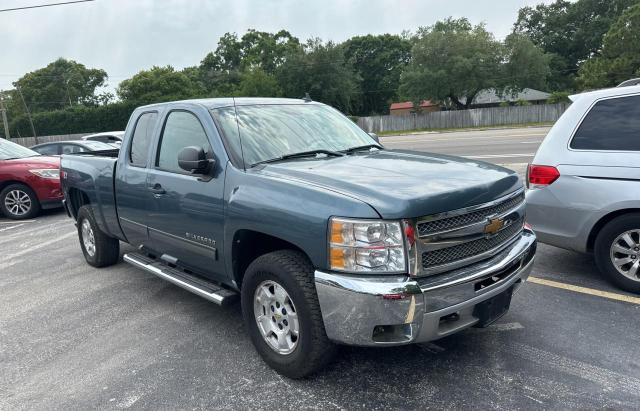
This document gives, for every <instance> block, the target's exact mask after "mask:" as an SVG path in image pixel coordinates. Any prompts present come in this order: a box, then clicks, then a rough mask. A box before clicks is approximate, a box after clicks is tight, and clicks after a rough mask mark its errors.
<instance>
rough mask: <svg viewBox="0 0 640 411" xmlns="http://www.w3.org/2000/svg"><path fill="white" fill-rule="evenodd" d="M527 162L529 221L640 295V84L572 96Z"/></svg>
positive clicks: (543, 237) (545, 238) (543, 236)
mask: <svg viewBox="0 0 640 411" xmlns="http://www.w3.org/2000/svg"><path fill="white" fill-rule="evenodd" d="M571 99H572V100H573V104H572V105H571V106H570V107H569V108H568V109H567V111H566V112H565V113H564V114H563V115H562V117H561V118H560V119H559V120H558V121H557V122H556V124H555V125H554V126H553V128H552V129H551V130H550V131H549V134H547V136H546V137H545V139H544V141H543V143H542V145H541V146H540V148H539V149H538V152H537V153H536V155H535V158H534V159H533V163H532V164H531V165H529V169H528V173H527V180H528V185H529V190H528V192H527V197H526V198H527V220H528V221H529V223H530V224H531V225H532V227H533V229H534V231H535V232H536V234H537V235H538V239H539V240H540V241H541V242H543V243H547V244H551V245H555V246H558V247H562V248H566V249H569V250H575V251H579V252H591V253H593V254H594V256H595V260H596V264H597V265H598V268H599V269H600V271H601V272H602V274H604V275H605V276H606V277H607V278H608V279H609V280H611V281H612V282H613V283H615V284H616V285H618V286H619V287H621V288H623V289H625V290H627V291H631V292H636V293H638V292H640V86H629V87H619V88H613V89H606V90H598V91H593V92H589V93H583V94H579V95H576V96H572V97H571Z"/></svg>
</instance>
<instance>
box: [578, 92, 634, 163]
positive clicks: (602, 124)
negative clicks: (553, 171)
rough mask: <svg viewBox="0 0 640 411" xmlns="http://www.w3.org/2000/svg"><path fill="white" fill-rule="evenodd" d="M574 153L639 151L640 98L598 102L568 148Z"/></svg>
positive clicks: (622, 98) (620, 98)
mask: <svg viewBox="0 0 640 411" xmlns="http://www.w3.org/2000/svg"><path fill="white" fill-rule="evenodd" d="M569 147H570V148H572V149H574V150H603V151H640V96H627V97H616V98H611V99H607V100H601V101H598V102H597V103H596V104H595V105H594V106H593V107H592V108H591V110H590V111H589V113H588V114H587V115H586V116H585V118H584V120H582V123H581V124H580V126H579V127H578V130H576V132H575V134H574V136H573V139H572V140H571V143H570V145H569Z"/></svg>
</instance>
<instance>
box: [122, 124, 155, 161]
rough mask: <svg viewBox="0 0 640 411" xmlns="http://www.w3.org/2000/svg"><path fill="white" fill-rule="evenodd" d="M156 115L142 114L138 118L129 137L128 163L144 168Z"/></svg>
mask: <svg viewBox="0 0 640 411" xmlns="http://www.w3.org/2000/svg"><path fill="white" fill-rule="evenodd" d="M157 119H158V113H155V112H151V113H144V114H142V115H141V116H140V117H138V121H137V122H136V127H135V129H134V130H133V136H132V137H131V147H130V149H129V162H130V163H131V165H134V166H137V167H146V165H147V154H148V153H149V144H150V143H151V137H152V135H153V129H154V128H155V125H156V121H157Z"/></svg>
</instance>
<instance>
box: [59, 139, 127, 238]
mask: <svg viewBox="0 0 640 411" xmlns="http://www.w3.org/2000/svg"><path fill="white" fill-rule="evenodd" d="M117 157H118V150H117V149H114V150H104V151H99V152H93V153H76V154H65V155H63V156H62V158H61V160H60V170H61V181H62V189H63V190H64V192H65V198H66V199H67V208H68V210H69V212H70V213H71V215H72V217H73V218H76V217H77V213H78V209H79V208H80V206H81V205H82V204H84V203H87V202H88V203H89V204H91V206H92V208H93V213H94V216H95V217H96V221H97V223H98V225H99V226H100V229H101V230H102V231H103V232H104V233H106V234H108V235H110V236H112V237H116V238H119V239H124V234H123V233H122V230H121V229H120V224H119V221H118V214H117V211H116V197H115V186H114V182H115V180H114V178H115V169H116V163H117Z"/></svg>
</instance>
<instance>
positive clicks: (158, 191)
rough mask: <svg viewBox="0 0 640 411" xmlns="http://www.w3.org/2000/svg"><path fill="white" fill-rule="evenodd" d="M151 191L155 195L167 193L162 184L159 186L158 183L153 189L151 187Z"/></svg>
mask: <svg viewBox="0 0 640 411" xmlns="http://www.w3.org/2000/svg"><path fill="white" fill-rule="evenodd" d="M149 190H151V192H152V193H153V195H162V194H166V193H167V191H166V190H165V189H164V188H162V186H161V185H160V184H157V183H156V184H154V185H153V187H149Z"/></svg>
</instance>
